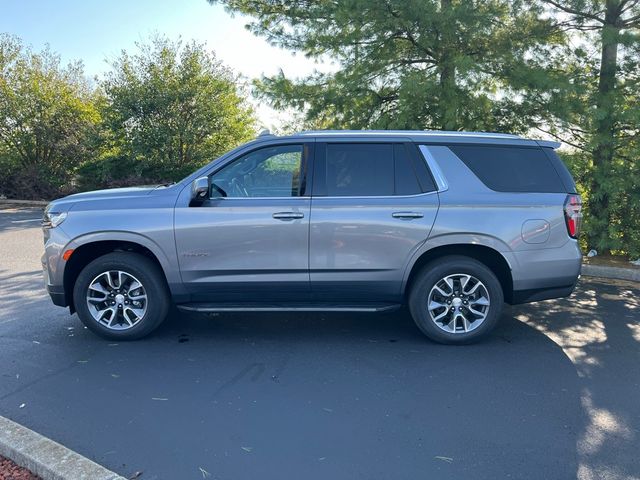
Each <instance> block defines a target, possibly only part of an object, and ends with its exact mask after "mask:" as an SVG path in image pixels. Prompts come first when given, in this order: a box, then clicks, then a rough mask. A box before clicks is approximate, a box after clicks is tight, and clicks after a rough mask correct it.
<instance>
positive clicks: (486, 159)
mask: <svg viewBox="0 0 640 480" xmlns="http://www.w3.org/2000/svg"><path fill="white" fill-rule="evenodd" d="M449 148H450V149H451V151H452V152H453V153H454V154H455V155H456V156H457V157H458V158H459V159H460V160H462V162H464V164H465V165H466V166H467V167H469V169H470V170H471V171H472V172H473V173H474V174H475V175H476V176H477V177H478V178H479V179H480V180H481V181H482V183H484V184H485V185H486V186H487V187H489V188H490V189H491V190H495V191H498V192H538V193H564V192H566V187H565V186H564V184H563V182H562V180H561V179H560V176H559V175H558V172H557V170H556V168H555V167H554V166H553V164H552V162H551V161H550V160H549V157H547V155H546V154H545V152H544V151H543V150H542V148H540V147H530V148H529V147H513V146H495V145H491V146H489V145H449Z"/></svg>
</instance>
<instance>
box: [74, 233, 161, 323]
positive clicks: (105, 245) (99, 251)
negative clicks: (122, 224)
mask: <svg viewBox="0 0 640 480" xmlns="http://www.w3.org/2000/svg"><path fill="white" fill-rule="evenodd" d="M154 246H155V248H154ZM67 249H72V250H73V253H72V254H71V257H69V260H67V261H66V263H65V266H64V273H63V288H64V294H65V300H66V302H67V305H68V306H69V308H70V310H71V313H73V312H74V311H75V307H74V303H73V288H74V285H75V281H76V279H77V278H78V275H79V274H80V272H81V271H82V269H83V268H84V267H85V266H87V265H88V264H89V263H90V262H92V261H93V260H95V259H96V258H99V257H101V256H103V255H106V254H108V253H111V252H119V251H122V252H134V253H138V254H141V255H144V256H145V257H147V258H149V259H150V260H151V261H152V262H154V263H155V264H156V265H157V266H158V267H159V268H160V270H161V271H162V272H163V275H164V278H165V281H166V282H167V284H168V285H169V287H170V288H171V284H172V281H171V280H172V279H171V278H170V277H169V275H168V272H169V271H171V270H170V268H171V267H170V265H169V263H168V262H169V260H168V259H167V258H166V257H165V256H164V255H163V254H162V253H161V250H160V249H159V247H157V245H155V244H153V242H151V241H145V240H144V237H142V236H140V235H134V236H131V237H130V236H123V235H119V236H116V238H114V237H113V236H111V235H104V236H93V235H92V236H90V238H81V239H76V240H74V241H73V242H71V243H70V244H69V245H68V246H67Z"/></svg>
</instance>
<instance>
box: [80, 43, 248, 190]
mask: <svg viewBox="0 0 640 480" xmlns="http://www.w3.org/2000/svg"><path fill="white" fill-rule="evenodd" d="M137 46H138V52H137V53H135V54H133V55H130V54H129V53H127V52H126V51H123V52H122V53H121V55H120V56H119V57H118V58H117V59H116V60H115V61H114V62H113V63H112V71H111V72H110V73H108V74H107V76H106V78H105V80H104V81H103V82H102V88H103V89H104V92H105V95H106V102H105V106H104V109H103V112H104V119H105V127H106V128H105V134H104V135H105V136H104V143H105V147H106V148H105V150H106V153H105V158H104V159H103V162H102V163H97V164H94V165H93V170H91V171H95V170H98V171H99V173H100V174H101V175H102V179H101V180H102V181H106V182H108V183H111V184H114V183H115V184H117V183H118V182H121V183H131V182H139V181H140V179H141V178H143V179H144V180H147V181H153V182H158V181H165V180H176V179H179V178H181V177H182V176H184V175H186V174H187V173H190V172H191V171H192V170H194V169H195V168H197V167H200V166H202V165H203V164H205V163H207V162H209V161H211V160H213V159H215V158H216V157H217V156H219V155H220V154H222V153H223V152H225V151H227V150H229V149H231V148H232V147H235V146H236V145H238V144H240V143H242V142H244V141H246V140H247V139H249V138H250V137H251V136H252V135H253V134H254V132H255V131H254V120H253V113H252V110H251V108H250V107H249V106H247V104H246V103H245V101H244V99H243V98H242V97H241V96H240V94H239V92H238V89H237V86H236V83H235V80H236V79H235V78H234V77H233V75H232V74H231V73H230V72H229V71H228V70H227V69H226V68H224V67H223V66H222V65H221V64H220V63H219V62H218V61H217V60H216V58H215V56H214V55H213V53H210V52H208V51H207V50H206V49H205V48H204V46H203V45H199V44H197V43H195V42H190V43H187V44H183V43H182V42H181V41H177V42H171V41H170V40H168V39H166V38H163V37H156V38H154V39H152V40H151V41H150V42H149V43H147V44H137ZM98 176H100V175H98ZM85 177H87V175H86V174H85Z"/></svg>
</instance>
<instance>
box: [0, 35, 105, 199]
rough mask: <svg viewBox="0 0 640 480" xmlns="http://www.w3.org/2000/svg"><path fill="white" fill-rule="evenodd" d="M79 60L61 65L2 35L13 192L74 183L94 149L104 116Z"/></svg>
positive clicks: (5, 149) (4, 134)
mask: <svg viewBox="0 0 640 480" xmlns="http://www.w3.org/2000/svg"><path fill="white" fill-rule="evenodd" d="M93 101H94V98H93V93H92V91H91V88H90V87H89V85H88V83H87V81H86V79H85V77H84V75H83V72H82V64H81V63H80V62H77V63H71V64H69V65H67V66H65V67H63V66H62V65H61V62H60V57H59V56H58V55H56V54H54V53H52V52H51V51H50V50H49V49H48V48H46V49H45V50H43V51H42V52H39V53H36V52H33V51H31V49H30V48H28V47H25V46H24V45H23V44H22V42H21V41H20V40H19V39H18V38H16V37H13V36H9V35H6V34H0V144H1V146H0V157H1V158H0V161H1V163H2V166H3V167H4V173H5V182H4V185H3V186H2V187H0V188H2V189H3V191H4V192H3V193H4V194H5V195H8V196H20V197H22V198H50V197H51V196H52V195H56V194H58V193H59V192H60V191H64V190H65V189H68V188H70V182H71V180H72V178H73V175H74V173H75V170H76V168H77V166H78V165H79V164H80V163H81V162H83V161H85V160H86V159H87V158H88V157H89V156H90V155H91V154H92V140H91V139H92V136H93V135H94V133H95V125H96V123H97V122H98V120H99V115H98V112H97V110H96V109H95V108H94V105H93Z"/></svg>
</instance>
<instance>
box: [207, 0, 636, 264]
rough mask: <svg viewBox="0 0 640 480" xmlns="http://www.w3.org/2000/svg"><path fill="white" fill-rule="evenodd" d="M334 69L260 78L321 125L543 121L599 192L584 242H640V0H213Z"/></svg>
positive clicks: (518, 125) (632, 251) (612, 246)
mask: <svg viewBox="0 0 640 480" xmlns="http://www.w3.org/2000/svg"><path fill="white" fill-rule="evenodd" d="M209 1H210V2H211V3H221V4H223V5H225V6H226V7H227V9H228V10H230V11H232V12H237V13H241V14H244V15H248V16H249V25H248V27H249V28H250V30H251V31H253V32H254V33H256V34H257V35H260V36H263V37H264V38H266V39H267V40H268V41H270V42H271V43H273V44H276V45H279V46H281V47H284V48H287V49H291V50H295V51H298V52H302V53H304V54H305V55H307V56H308V57H311V58H314V59H319V60H322V59H325V58H329V59H331V60H332V61H334V63H336V64H337V67H338V68H337V70H336V71H335V72H333V73H319V72H316V73H314V74H312V75H310V76H308V77H306V78H297V79H296V78H288V77H286V76H285V75H284V74H283V73H282V72H281V73H280V74H279V75H275V76H272V77H263V78H262V79H260V80H257V81H256V82H255V86H256V91H257V94H258V96H259V97H260V98H263V99H265V100H267V101H269V102H271V104H272V105H273V106H274V107H275V108H278V109H285V108H293V109H295V110H297V111H299V112H303V115H304V118H303V123H304V124H305V126H307V127H311V128H356V129H357V128H410V129H412V128H415V129H424V128H435V129H452V130H490V131H508V132H516V133H518V132H519V133H531V132H535V131H536V130H538V131H542V132H544V133H545V135H546V136H551V137H556V138H559V139H561V140H563V141H564V142H565V144H566V145H568V146H569V147H570V150H569V151H566V152H564V157H565V159H566V161H567V163H568V164H569V165H570V167H571V168H572V169H573V171H574V175H575V176H576V178H577V179H578V183H579V185H580V188H581V191H582V193H583V196H584V199H585V206H586V208H585V211H586V214H587V217H586V219H585V220H586V221H585V229H584V231H585V237H584V238H583V239H582V242H583V244H584V246H585V247H586V246H588V247H589V248H593V247H595V248H597V249H598V250H600V251H601V252H605V253H606V252H612V253H625V254H629V255H633V256H638V255H640V244H639V243H638V238H639V236H640V218H639V217H638V211H637V210H638V208H640V207H639V205H640V202H639V200H640V198H639V196H638V195H639V191H638V190H639V188H640V187H639V185H640V177H639V176H638V173H639V172H638V166H637V164H638V162H637V160H636V159H637V157H638V153H639V146H638V143H639V140H638V138H639V133H640V132H639V128H640V102H639V101H638V100H639V98H638V95H639V91H640V90H639V87H640V85H639V81H638V78H639V66H638V64H639V62H640V50H639V48H638V42H639V41H640V35H639V34H638V28H639V26H640V1H639V0H588V1H585V0H528V1H525V0H380V1H373V2H372V1H369V0H345V1H337V2H331V1H309V0H209Z"/></svg>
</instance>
